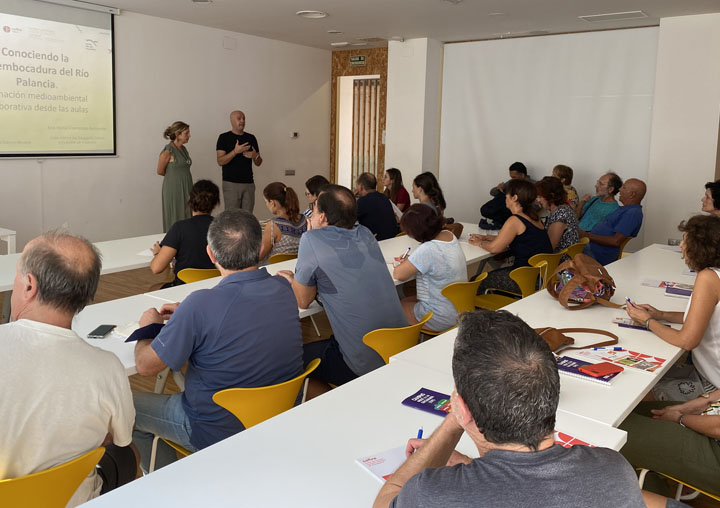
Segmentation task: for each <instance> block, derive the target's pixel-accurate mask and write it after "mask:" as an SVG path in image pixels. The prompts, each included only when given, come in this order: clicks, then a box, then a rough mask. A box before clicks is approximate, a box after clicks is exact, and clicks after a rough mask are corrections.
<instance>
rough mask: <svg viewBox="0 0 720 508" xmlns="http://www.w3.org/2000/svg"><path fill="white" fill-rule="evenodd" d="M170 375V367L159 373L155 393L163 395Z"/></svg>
mask: <svg viewBox="0 0 720 508" xmlns="http://www.w3.org/2000/svg"><path fill="white" fill-rule="evenodd" d="M169 373H170V367H167V368H165V369H164V370H163V371H162V372H159V373H158V375H157V376H156V377H155V393H162V392H164V391H165V384H166V383H167V378H168V374H169Z"/></svg>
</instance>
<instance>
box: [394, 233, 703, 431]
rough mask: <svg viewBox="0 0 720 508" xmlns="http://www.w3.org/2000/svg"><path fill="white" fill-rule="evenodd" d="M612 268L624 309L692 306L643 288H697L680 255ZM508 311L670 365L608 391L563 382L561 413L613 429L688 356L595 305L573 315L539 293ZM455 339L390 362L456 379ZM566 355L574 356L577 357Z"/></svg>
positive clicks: (646, 254)
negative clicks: (627, 303) (606, 338)
mask: <svg viewBox="0 0 720 508" xmlns="http://www.w3.org/2000/svg"><path fill="white" fill-rule="evenodd" d="M607 268H608V271H609V273H610V275H611V276H612V277H613V279H614V280H615V283H616V285H617V291H616V293H615V296H614V297H613V301H614V302H616V303H620V304H621V303H624V298H625V296H629V297H630V298H631V299H632V300H633V301H635V302H636V303H650V304H651V305H653V306H655V307H658V308H661V309H663V310H674V311H682V310H684V308H685V306H686V305H687V299H683V298H672V297H667V296H665V294H664V290H663V289H660V288H651V287H645V286H642V285H641V283H642V281H643V280H645V279H659V280H669V281H674V282H684V283H689V284H693V283H694V278H693V277H692V276H687V275H683V271H684V270H686V269H687V267H686V266H685V263H684V262H683V261H682V259H681V258H680V254H679V253H677V252H674V251H672V250H669V249H668V248H667V247H665V246H660V245H653V246H650V247H647V248H645V249H643V250H641V251H639V252H637V253H635V254H633V255H632V256H628V257H626V258H624V259H622V260H620V261H617V262H615V263H612V264H611V265H609V266H608V267H607ZM505 310H508V311H510V312H512V313H513V314H516V315H518V316H519V317H521V318H522V319H523V320H525V321H526V322H527V323H528V324H529V325H530V326H532V327H535V328H540V327H544V326H554V327H556V328H599V329H603V330H607V331H611V332H613V333H615V334H616V335H617V336H618V337H619V339H620V342H619V344H618V345H619V346H622V347H624V348H626V349H629V350H632V351H639V352H642V353H647V354H652V355H654V356H658V357H660V358H665V359H666V362H665V364H664V366H663V368H662V369H659V370H658V371H656V372H654V373H647V372H639V371H635V370H633V369H629V368H628V369H625V371H624V372H623V373H622V374H621V375H619V376H617V377H616V378H615V379H614V380H613V381H612V384H611V386H609V387H608V386H602V385H599V384H596V383H591V382H588V381H584V380H582V379H576V378H573V377H569V376H560V382H561V391H560V409H562V410H564V411H568V412H570V413H573V414H577V415H582V416H585V417H588V418H592V419H594V420H597V421H599V422H602V423H606V424H608V425H613V426H616V425H619V424H620V423H621V422H622V421H623V420H624V419H625V417H627V415H628V414H630V412H631V411H632V409H633V408H634V407H635V406H636V405H637V403H638V402H640V401H641V400H642V398H643V397H644V396H645V395H646V394H647V393H648V392H649V391H650V389H651V388H652V387H653V386H654V385H655V383H656V382H657V381H658V379H660V377H662V375H663V374H664V373H665V372H666V371H667V370H668V369H669V368H670V367H671V366H672V364H673V363H674V362H675V361H676V360H677V359H678V358H679V357H680V356H681V354H682V352H683V351H682V350H681V349H680V348H677V347H675V346H672V345H670V344H668V343H667V342H665V341H663V340H661V339H659V338H657V337H656V336H655V335H653V334H652V333H651V332H648V331H645V330H635V329H630V328H621V327H618V326H617V325H615V324H613V323H612V320H613V318H615V317H624V316H626V313H625V311H624V310H622V309H609V308H607V307H603V306H601V305H594V306H592V307H590V308H587V309H583V310H579V311H571V310H567V309H565V308H564V307H562V306H561V305H560V304H559V303H558V302H557V301H556V300H555V299H554V298H552V297H551V296H550V295H549V294H548V293H547V291H540V292H538V293H536V294H535V295H532V296H530V297H528V298H525V299H523V300H520V301H518V302H516V303H513V304H511V305H509V306H507V307H505ZM456 335H457V330H451V331H450V332H447V333H445V334H443V335H440V336H438V337H435V338H433V339H431V340H429V341H426V342H424V343H422V344H420V345H418V346H416V347H414V348H411V349H408V350H406V351H403V352H402V353H400V354H398V355H395V356H393V357H392V358H391V362H397V361H401V362H409V363H412V364H415V365H419V366H423V367H428V368H432V369H436V370H439V371H441V372H444V373H451V372H452V365H451V360H452V351H453V347H454V344H455V336H456ZM570 335H571V336H573V337H574V338H575V339H576V344H577V345H584V344H592V343H594V342H598V341H600V340H603V337H602V336H598V335H590V334H579V333H573V334H570ZM562 354H567V355H569V356H573V352H572V351H567V352H566V353H562Z"/></svg>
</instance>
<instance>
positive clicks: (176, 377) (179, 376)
mask: <svg viewBox="0 0 720 508" xmlns="http://www.w3.org/2000/svg"><path fill="white" fill-rule="evenodd" d="M172 375H173V381H175V384H176V385H177V386H178V388H180V391H181V392H184V391H185V376H183V373H182V372H180V371H179V370H174V371H172Z"/></svg>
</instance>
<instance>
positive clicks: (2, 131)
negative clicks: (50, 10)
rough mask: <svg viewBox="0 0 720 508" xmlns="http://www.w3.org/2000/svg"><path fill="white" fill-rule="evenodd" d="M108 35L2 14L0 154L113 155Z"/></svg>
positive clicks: (111, 92) (111, 85)
mask: <svg viewBox="0 0 720 508" xmlns="http://www.w3.org/2000/svg"><path fill="white" fill-rule="evenodd" d="M112 58H113V55H112V32H111V31H110V30H108V29H102V28H93V27H86V26H81V25H74V24H67V23H58V22H55V21H46V20H42V19H34V18H27V17H22V16H15V15H10V14H3V13H0V118H2V121H0V156H2V155H5V156H8V155H21V156H22V155H34V154H37V155H65V154H113V153H114V152H115V147H114V143H115V142H114V133H113V129H114V121H113V77H112V76H113V74H112V70H113V69H112V65H113V63H112Z"/></svg>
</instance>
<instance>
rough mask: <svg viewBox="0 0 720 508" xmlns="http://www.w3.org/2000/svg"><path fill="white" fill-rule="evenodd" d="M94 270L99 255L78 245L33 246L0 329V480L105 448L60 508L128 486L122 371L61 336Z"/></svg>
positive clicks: (127, 400) (84, 300) (128, 423)
mask: <svg viewBox="0 0 720 508" xmlns="http://www.w3.org/2000/svg"><path fill="white" fill-rule="evenodd" d="M100 266H101V263H100V254H99V253H98V252H97V250H96V249H95V248H94V247H93V246H92V244H90V243H89V242H88V241H87V240H85V239H83V238H78V237H74V236H70V235H68V234H63V233H46V234H45V235H43V236H40V237H38V238H35V239H34V240H32V241H30V242H29V243H28V244H27V245H26V246H25V249H24V250H23V253H22V256H21V257H20V261H19V263H18V265H17V275H16V276H15V285H14V287H13V291H12V297H10V298H12V300H11V301H12V308H11V315H12V318H13V320H14V321H13V322H12V323H8V324H4V325H2V326H0V386H2V397H0V421H2V425H1V427H2V432H0V450H2V451H1V452H0V480H4V479H7V478H17V477H20V476H25V475H28V474H31V473H38V472H40V471H44V470H46V469H49V468H51V467H54V466H57V465H60V464H63V463H65V462H68V461H70V460H72V459H74V458H76V457H79V456H81V455H84V454H85V453H87V452H89V451H91V450H94V449H95V448H97V447H99V446H105V455H104V456H103V457H102V458H101V459H100V469H97V470H95V469H93V471H92V472H91V473H90V475H89V476H88V477H87V478H85V479H84V480H83V482H82V483H81V484H80V486H79V487H78V489H77V490H76V491H75V494H73V497H72V498H71V499H70V502H69V503H68V505H67V506H69V507H73V506H77V505H80V504H82V503H84V502H85V501H88V500H90V499H92V498H94V497H97V496H98V495H99V494H100V493H101V492H106V491H108V490H111V489H113V488H115V487H117V486H119V485H122V484H124V483H127V482H129V481H132V480H133V479H135V475H136V472H137V459H136V454H135V451H133V449H132V446H131V435H132V434H131V433H132V428H133V421H134V419H135V411H134V409H133V406H132V395H131V393H130V384H129V383H128V378H127V374H126V373H125V369H124V368H123V366H122V364H121V363H120V361H119V360H118V358H117V356H115V355H114V354H112V353H110V352H107V351H103V350H101V349H98V348H95V347H92V346H90V345H89V344H88V343H87V342H85V341H84V340H83V339H81V338H80V337H78V335H77V334H76V333H75V332H74V331H72V330H71V324H72V320H73V317H74V316H75V315H76V314H77V313H78V312H80V311H81V310H82V309H83V308H84V307H85V305H86V304H88V303H89V302H90V301H91V300H92V298H93V296H94V295H95V290H96V289H97V285H98V280H99V279H100ZM5 298H8V296H6V297H5ZM5 501H7V500H5ZM7 502H9V501H7ZM0 504H3V506H5V505H6V503H0Z"/></svg>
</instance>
